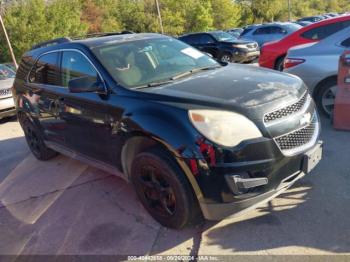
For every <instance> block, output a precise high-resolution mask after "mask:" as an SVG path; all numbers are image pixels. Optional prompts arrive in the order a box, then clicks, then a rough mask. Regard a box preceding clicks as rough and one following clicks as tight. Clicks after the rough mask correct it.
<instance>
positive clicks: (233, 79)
mask: <svg viewBox="0 0 350 262" xmlns="http://www.w3.org/2000/svg"><path fill="white" fill-rule="evenodd" d="M305 90H306V88H305V85H304V84H303V82H302V80H300V78H298V77H294V76H292V75H289V74H286V73H280V72H276V71H273V70H269V69H262V68H259V67H256V66H252V65H237V64H229V65H227V66H223V67H221V68H219V69H215V70H210V71H205V72H201V73H197V74H194V75H192V76H191V77H188V78H185V79H182V80H178V81H177V82H174V83H171V84H167V85H164V86H159V87H154V88H147V89H143V90H142V91H144V92H150V93H152V94H153V95H154V94H158V95H161V96H162V98H161V99H162V100H163V101H164V96H167V97H169V98H171V99H170V101H174V100H176V99H178V100H177V101H176V102H177V103H183V104H187V105H189V104H190V105H193V104H198V105H205V106H213V107H219V108H220V107H224V108H228V109H230V110H232V109H233V110H235V111H238V112H247V111H249V110H250V111H255V113H256V111H261V110H262V111H267V110H271V108H277V107H281V106H283V104H289V103H290V102H291V101H292V100H293V101H295V100H296V99H298V98H299V97H301V96H302V94H304V92H305ZM174 102H175V101H174ZM255 115H256V114H255ZM259 117H260V116H259Z"/></svg>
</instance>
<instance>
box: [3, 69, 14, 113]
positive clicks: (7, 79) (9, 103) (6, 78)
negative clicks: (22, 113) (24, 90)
mask: <svg viewBox="0 0 350 262" xmlns="http://www.w3.org/2000/svg"><path fill="white" fill-rule="evenodd" d="M15 75H16V73H15V72H14V71H13V70H12V69H11V68H9V67H7V66H5V65H3V64H0V119H2V118H4V117H7V116H12V115H15V113H16V110H15V104H14V101H13V97H12V89H11V88H12V85H13V81H14V79H15Z"/></svg>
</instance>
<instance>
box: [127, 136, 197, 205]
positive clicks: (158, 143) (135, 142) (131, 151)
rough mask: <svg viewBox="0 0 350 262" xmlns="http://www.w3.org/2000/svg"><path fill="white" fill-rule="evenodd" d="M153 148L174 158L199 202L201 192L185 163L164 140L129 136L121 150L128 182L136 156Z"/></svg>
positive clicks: (153, 137)
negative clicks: (159, 149)
mask: <svg viewBox="0 0 350 262" xmlns="http://www.w3.org/2000/svg"><path fill="white" fill-rule="evenodd" d="M153 147H159V148H161V149H162V150H165V151H166V152H168V153H169V154H170V155H171V156H172V157H173V158H174V160H175V162H176V163H177V165H178V166H179V167H180V169H181V170H182V171H183V173H184V175H185V177H186V179H187V180H188V182H189V183H190V185H191V186H192V189H193V192H194V194H195V196H196V198H197V200H198V201H200V200H201V199H202V198H203V194H202V191H201V189H200V188H199V185H198V183H197V181H196V179H195V177H194V175H193V174H192V172H191V170H190V168H189V167H188V165H187V164H186V163H185V161H184V159H183V158H181V156H180V155H179V154H178V153H177V151H176V150H175V148H174V147H173V146H171V145H170V144H168V143H166V142H165V141H164V140H162V139H160V138H157V137H155V136H150V135H149V134H146V133H143V132H134V133H132V134H130V135H129V137H128V139H127V140H126V141H125V143H124V145H123V147H122V149H121V157H120V158H121V167H122V171H123V173H124V174H125V176H126V178H127V179H128V180H129V179H130V175H131V165H132V162H133V160H134V158H135V157H136V155H137V154H138V153H141V152H144V151H146V150H148V149H151V148H153Z"/></svg>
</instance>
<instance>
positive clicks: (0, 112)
mask: <svg viewBox="0 0 350 262" xmlns="http://www.w3.org/2000/svg"><path fill="white" fill-rule="evenodd" d="M15 114H16V108H15V104H14V101H13V98H12V97H7V98H2V99H0V119H1V118H4V117H8V116H13V115H15Z"/></svg>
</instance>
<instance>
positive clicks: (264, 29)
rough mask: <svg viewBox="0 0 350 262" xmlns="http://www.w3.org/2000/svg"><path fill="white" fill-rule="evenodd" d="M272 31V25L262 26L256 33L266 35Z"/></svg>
mask: <svg viewBox="0 0 350 262" xmlns="http://www.w3.org/2000/svg"><path fill="white" fill-rule="evenodd" d="M270 33H271V27H269V26H266V27H260V28H258V29H256V30H255V32H254V35H266V34H270Z"/></svg>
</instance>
